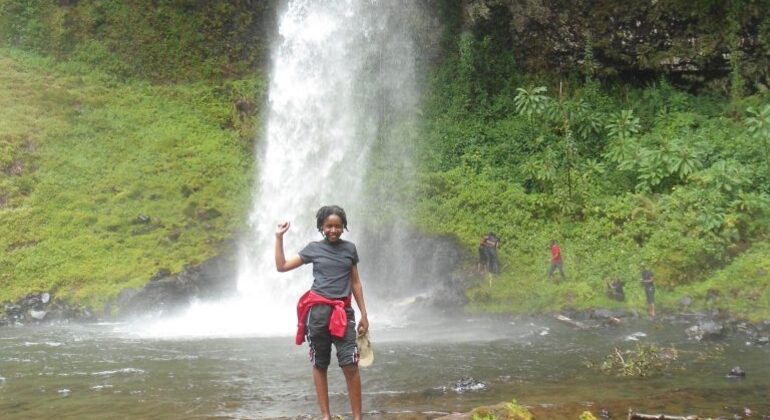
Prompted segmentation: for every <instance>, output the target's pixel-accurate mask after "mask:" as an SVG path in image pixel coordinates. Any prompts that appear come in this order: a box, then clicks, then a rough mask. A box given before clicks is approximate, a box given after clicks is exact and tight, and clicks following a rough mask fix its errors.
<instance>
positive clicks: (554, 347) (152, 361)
mask: <svg viewBox="0 0 770 420" xmlns="http://www.w3.org/2000/svg"><path fill="white" fill-rule="evenodd" d="M686 327H687V324H686V323H676V322H663V323H652V322H650V321H647V320H642V319H640V320H627V321H626V322H625V323H624V324H623V325H620V326H617V327H603V328H596V329H589V330H577V329H574V328H573V327H571V326H569V325H566V324H562V323H559V322H557V321H555V320H552V319H550V318H547V317H545V318H509V319H490V318H484V317H473V316H467V317H466V316H464V317H458V318H454V319H450V320H446V319H443V320H438V319H435V318H426V319H425V320H423V321H420V322H419V323H415V324H412V325H405V326H402V327H389V328H387V329H385V330H378V329H377V326H376V323H375V324H373V326H372V330H373V332H372V340H373V343H374V346H375V352H376V357H375V363H374V364H373V365H372V366H371V367H369V368H366V369H362V381H363V390H364V408H365V411H366V412H367V413H368V416H369V417H370V418H410V419H419V418H435V417H439V416H440V415H442V414H446V413H454V412H467V411H469V410H470V409H472V408H474V407H476V406H479V405H485V404H494V403H497V402H501V401H510V400H511V399H512V398H515V399H516V400H517V401H518V402H519V403H520V404H522V405H525V406H527V407H528V408H530V410H531V411H532V412H533V413H535V414H536V415H537V417H538V418H547V419H561V418H564V419H576V418H577V417H578V415H579V414H580V413H581V412H582V411H584V410H590V411H592V412H593V413H594V414H595V415H598V413H599V411H600V410H602V409H604V410H607V411H608V412H609V413H610V415H611V416H612V418H625V414H626V412H627V410H628V409H629V408H633V409H634V410H636V411H639V412H645V413H648V412H650V413H668V414H698V415H701V416H709V417H717V416H724V417H728V418H733V415H734V414H742V413H744V412H745V411H744V410H745V409H746V408H748V409H750V410H751V411H752V413H753V414H754V416H753V417H754V418H763V417H762V416H763V415H764V416H770V402H769V401H768V396H769V395H770V363H768V361H770V357H769V356H770V348H768V346H764V347H762V346H753V345H748V344H747V343H746V341H745V338H742V337H741V336H740V335H732V336H729V337H728V338H726V339H724V340H720V341H717V342H703V343H696V342H692V341H688V340H687V339H686V335H685V334H684V330H685V328H686ZM142 328H143V326H142V324H141V323H124V324H123V323H117V324H110V323H103V324H89V325H78V324H64V325H53V326H27V327H9V328H3V329H0V418H3V419H30V418H64V419H92V418H93V419H99V418H126V419H134V418H135V419H147V418H163V419H165V418H249V419H251V418H255V419H256V418H310V417H312V416H313V415H315V414H316V413H317V409H316V404H315V399H314V390H313V385H312V382H311V377H310V366H309V363H308V362H307V348H306V347H305V346H302V347H300V346H296V345H294V343H293V338H292V337H290V336H289V334H287V335H286V336H285V337H216V338H179V337H176V338H173V339H163V338H157V337H152V338H150V337H147V336H145V335H144V334H143V330H142ZM289 333H290V332H289ZM635 339H636V340H639V342H646V343H655V344H658V345H661V346H674V347H676V348H677V349H678V351H679V360H678V361H677V363H676V364H675V365H674V368H673V369H671V370H669V371H668V372H667V373H666V374H665V375H662V376H656V377H651V378H615V377H608V376H605V375H603V374H602V373H600V372H598V371H596V370H594V369H591V368H589V367H587V366H586V365H585V363H584V362H585V361H586V360H592V361H599V360H601V359H603V358H604V357H605V356H606V355H607V354H608V353H609V352H610V351H611V350H612V349H613V348H614V347H620V348H621V349H626V348H634V346H635V343H636V342H635V341H634V340H635ZM734 365H740V366H741V367H742V368H743V369H744V370H745V371H746V372H747V375H746V377H745V378H744V379H729V378H727V377H726V373H727V372H728V371H729V370H730V369H731V368H732V367H733V366H734ZM463 377H472V378H474V379H476V380H478V381H481V382H483V383H484V384H485V385H486V388H485V389H480V390H468V391H466V392H458V391H457V390H455V389H453V388H454V385H455V383H456V382H457V381H458V380H460V379H461V378H463ZM329 378H330V394H331V396H330V398H331V406H332V410H333V412H334V413H339V414H342V415H343V416H344V415H346V413H347V415H348V416H349V408H348V406H347V400H346V397H345V394H344V380H343V378H342V374H341V372H339V370H338V369H337V368H336V367H334V366H333V367H332V368H330V371H329Z"/></svg>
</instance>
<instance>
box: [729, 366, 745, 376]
mask: <svg viewBox="0 0 770 420" xmlns="http://www.w3.org/2000/svg"><path fill="white" fill-rule="evenodd" d="M727 377H728V378H745V377H746V371H744V370H743V369H742V368H741V367H740V366H735V367H734V368H732V369H730V371H729V372H727Z"/></svg>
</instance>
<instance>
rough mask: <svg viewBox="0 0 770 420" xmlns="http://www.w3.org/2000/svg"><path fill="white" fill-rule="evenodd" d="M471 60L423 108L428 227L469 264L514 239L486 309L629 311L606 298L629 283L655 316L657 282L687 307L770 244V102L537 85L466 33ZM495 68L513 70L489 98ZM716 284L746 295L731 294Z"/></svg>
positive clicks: (438, 83) (481, 305)
mask: <svg viewBox="0 0 770 420" xmlns="http://www.w3.org/2000/svg"><path fill="white" fill-rule="evenodd" d="M457 45H458V47H457V49H456V53H454V54H453V55H451V56H450V57H448V58H447V59H446V60H445V61H444V63H443V65H442V67H441V68H440V70H439V71H438V72H436V75H435V77H434V80H433V88H432V90H431V93H430V96H429V98H428V99H427V101H426V105H425V115H426V116H427V121H426V122H425V124H424V127H423V129H422V136H423V141H422V142H421V146H422V154H421V159H420V160H421V162H423V167H422V168H423V171H422V173H423V178H422V181H421V182H420V185H419V188H420V192H421V196H422V198H423V199H422V202H421V207H420V209H421V210H420V216H419V220H420V223H421V224H422V225H423V226H424V228H425V229H426V230H427V231H430V232H434V233H447V234H453V235H457V236H458V237H459V239H460V240H461V241H462V243H464V244H465V245H466V246H467V247H468V249H469V252H470V253H472V254H471V255H473V254H475V251H474V249H475V247H476V246H477V244H478V241H479V239H480V238H481V236H482V235H483V234H484V233H486V232H488V231H490V230H491V231H494V232H496V233H497V234H498V236H501V237H502V238H503V247H502V249H500V250H499V252H500V255H501V263H502V268H503V274H502V275H500V276H499V277H496V278H494V279H493V280H488V279H480V281H479V283H478V285H477V286H476V287H473V288H471V289H470V290H469V297H470V299H471V306H472V307H474V308H478V309H483V310H493V311H540V310H554V309H558V308H561V307H564V306H574V307H591V306H609V307H612V306H623V305H625V304H619V303H616V302H612V301H610V300H608V299H607V298H606V297H605V293H604V291H605V289H606V284H607V282H608V281H610V280H613V279H620V280H623V281H625V282H626V284H628V285H629V286H630V285H634V286H630V287H628V288H627V291H626V292H627V293H626V296H627V298H628V303H630V304H631V305H633V306H636V307H640V308H641V307H643V302H644V296H643V292H642V290H641V287H638V286H636V285H637V284H638V281H639V273H640V271H641V270H642V268H643V267H648V268H650V269H652V270H653V272H654V273H655V275H656V283H657V284H658V286H659V288H660V290H661V292H660V293H659V295H660V296H671V298H663V301H668V302H671V303H673V301H674V299H673V297H675V296H678V297H681V295H682V294H683V293H690V292H691V291H692V290H694V289H691V288H683V287H682V286H684V285H690V284H693V285H694V284H704V283H703V282H704V281H706V280H707V279H712V276H715V274H716V273H718V272H720V271H718V270H721V269H723V268H724V267H729V266H730V264H731V263H732V262H733V261H734V259H735V257H736V256H738V255H741V254H743V253H745V252H746V251H747V250H751V249H753V247H758V246H763V245H762V244H765V243H767V240H768V234H769V233H770V212H769V210H770V198H769V196H768V193H770V169H769V168H770V166H768V162H770V160H768V158H767V156H768V155H767V153H768V150H767V145H768V144H769V143H770V137H769V134H768V114H770V105H768V102H769V101H770V98H769V97H768V96H766V95H755V96H750V97H745V98H735V97H734V98H733V99H732V100H731V99H729V98H726V97H724V96H721V95H716V94H707V93H704V94H701V95H697V96H696V95H693V94H690V93H687V92H684V91H681V90H678V89H677V88H675V87H673V86H671V85H670V84H669V83H668V82H667V81H666V79H660V80H658V81H657V82H655V83H652V84H650V85H648V86H646V87H643V88H631V87H629V86H627V85H622V84H618V85H616V84H602V83H599V82H597V81H594V80H592V79H591V78H590V77H588V78H582V77H572V78H569V77H568V78H559V77H554V78H551V79H548V78H546V79H537V78H534V77H532V76H530V75H526V74H522V73H520V72H518V71H516V70H515V68H514V67H513V66H511V65H510V63H511V59H510V57H509V56H507V55H506V54H505V53H504V52H502V53H499V54H497V55H490V54H489V53H488V51H489V45H490V41H489V40H488V39H475V38H474V37H473V36H471V35H469V34H467V33H465V34H463V35H462V36H458V37H457ZM468 57H471V58H468ZM473 57H482V58H479V59H473ZM489 60H492V61H495V60H497V61H501V62H503V63H505V66H497V67H496V68H498V69H507V71H508V72H507V73H497V74H495V76H494V77H495V78H496V80H497V81H498V82H497V83H496V85H495V88H494V89H484V88H483V87H484V86H486V85H487V84H486V83H485V82H484V80H483V79H484V78H486V77H487V76H486V69H487V68H489V67H490V66H494V63H489V62H488V61H489ZM482 62H483V65H482ZM480 79H481V80H480ZM551 239H556V240H557V241H559V243H560V244H561V248H562V251H563V255H564V260H565V262H564V265H565V270H566V272H567V282H566V283H561V284H556V282H549V281H548V279H547V278H546V275H545V274H546V270H547V268H548V260H549V258H550V255H549V253H548V246H547V245H548V243H549V241H550V240H551ZM749 252H750V251H749ZM747 264H750V265H751V271H753V272H754V273H759V274H757V275H754V277H752V279H754V280H752V281H756V282H758V283H762V284H766V283H767V282H768V280H770V276H768V275H767V271H768V268H770V259H768V258H767V257H766V256H765V257H764V258H758V259H752V260H751V263H747ZM469 267H471V264H469ZM470 270H471V269H470V268H469V272H470ZM763 273H764V274H763ZM757 276H758V277H757ZM720 278H721V277H720ZM709 281H710V282H711V281H715V282H717V284H713V283H710V284H712V285H711V287H712V288H716V289H720V290H721V289H725V290H723V292H724V293H723V294H726V295H728V296H734V297H737V296H738V295H736V294H735V293H733V294H732V295H731V294H730V293H728V290H732V287H730V285H729V284H727V280H726V279H725V280H722V281H724V283H722V282H720V281H718V280H709ZM747 281H748V280H747ZM728 287H729V289H728ZM752 290H753V292H752V293H754V294H756V295H757V296H756V299H760V298H762V296H763V295H762V292H761V291H758V290H756V288H753V289H752ZM697 297H702V294H701V295H698V296H697ZM722 303H723V304H724V305H730V304H732V303H733V302H731V301H730V300H728V299H724V300H723V301H722ZM697 305H701V306H705V305H706V302H705V301H704V300H698V299H696V306H697ZM764 308H767V306H764ZM747 315H748V314H747ZM753 315H754V316H768V315H770V313H768V312H767V310H766V309H761V308H759V307H757V308H755V311H754V313H753Z"/></svg>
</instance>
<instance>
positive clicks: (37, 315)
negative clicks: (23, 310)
mask: <svg viewBox="0 0 770 420" xmlns="http://www.w3.org/2000/svg"><path fill="white" fill-rule="evenodd" d="M46 315H48V312H46V311H36V310H34V309H32V310H30V311H29V316H31V317H32V318H34V319H36V320H38V321H42V320H43V318H45V316H46Z"/></svg>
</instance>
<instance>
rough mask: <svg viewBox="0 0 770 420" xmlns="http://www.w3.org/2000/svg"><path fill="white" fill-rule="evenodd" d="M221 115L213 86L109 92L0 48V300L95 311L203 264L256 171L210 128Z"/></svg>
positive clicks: (221, 100)
mask: <svg viewBox="0 0 770 420" xmlns="http://www.w3.org/2000/svg"><path fill="white" fill-rule="evenodd" d="M231 84H232V85H231V86H229V88H230V89H231V90H233V89H235V90H238V89H241V90H244V89H247V88H248V87H253V86H254V85H255V81H254V80H252V81H241V82H231ZM220 90H221V89H220ZM232 108H233V107H232V102H230V101H229V100H227V99H226V95H222V94H221V92H219V93H216V92H215V89H214V87H211V86H206V85H203V84H200V85H195V84H188V85H173V86H157V85H150V84H147V83H144V82H125V83H123V82H117V81H115V79H113V78H111V77H109V76H107V75H104V74H100V73H96V72H93V71H90V70H87V69H85V68H83V67H79V66H78V65H75V64H69V65H67V64H54V62H53V61H50V60H47V59H43V58H39V57H36V56H32V55H28V54H26V53H22V52H19V51H17V50H8V49H0V152H2V155H1V156H2V158H1V160H0V165H2V168H0V169H2V170H3V172H2V173H0V203H2V205H0V249H2V250H3V252H2V254H0V285H1V287H0V301H3V300H7V299H13V298H16V297H19V296H22V295H24V294H26V293H29V292H32V291H41V290H55V291H56V293H57V294H58V295H59V296H64V297H71V298H75V299H77V300H81V301H86V302H88V301H93V302H96V301H100V300H103V299H105V298H108V297H110V296H114V295H115V294H116V293H117V292H118V291H119V290H121V289H123V288H125V287H136V286H139V285H141V284H143V283H144V282H146V281H147V280H148V279H149V277H150V276H151V275H152V274H153V273H154V272H156V271H157V270H158V269H159V268H161V267H166V268H169V269H171V270H173V271H178V270H180V269H181V267H182V265H183V264H186V263H192V262H196V261H201V260H203V259H205V258H207V257H210V256H212V255H214V254H215V253H216V252H217V246H218V245H219V244H221V243H222V241H223V240H225V239H227V238H229V237H231V236H232V233H233V232H234V230H235V229H236V227H237V226H238V225H239V223H240V222H241V221H242V219H243V217H242V216H243V214H244V212H245V209H246V206H247V204H248V198H249V184H250V182H249V181H250V174H251V173H252V172H253V171H252V168H251V160H250V154H251V151H250V147H249V146H248V145H246V144H244V143H243V141H242V140H241V139H240V137H239V136H238V135H237V133H236V132H235V131H233V130H228V129H223V128H221V127H223V126H227V124H228V121H232V120H233V119H234V118H236V117H234V116H233V113H234V111H233V109H232ZM140 215H146V216H148V217H149V218H150V220H149V222H145V223H142V222H140V221H139V216H140Z"/></svg>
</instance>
